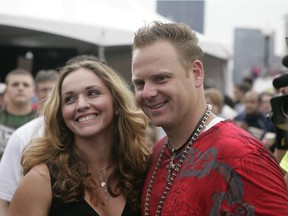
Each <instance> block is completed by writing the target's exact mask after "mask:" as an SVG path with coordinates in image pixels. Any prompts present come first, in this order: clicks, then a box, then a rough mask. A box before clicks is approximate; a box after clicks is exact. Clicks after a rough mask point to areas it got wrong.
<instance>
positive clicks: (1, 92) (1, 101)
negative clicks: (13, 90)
mask: <svg viewBox="0 0 288 216" xmlns="http://www.w3.org/2000/svg"><path fill="white" fill-rule="evenodd" d="M5 90H6V84H5V83H0V110H3V109H4V108H5V97H4V96H5Z"/></svg>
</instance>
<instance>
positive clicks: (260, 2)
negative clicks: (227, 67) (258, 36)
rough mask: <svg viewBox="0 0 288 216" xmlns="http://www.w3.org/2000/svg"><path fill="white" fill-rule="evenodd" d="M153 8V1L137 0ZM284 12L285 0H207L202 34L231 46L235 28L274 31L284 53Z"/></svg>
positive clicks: (287, 8) (277, 48)
mask: <svg viewBox="0 0 288 216" xmlns="http://www.w3.org/2000/svg"><path fill="white" fill-rule="evenodd" d="M136 1H139V2H141V4H143V5H144V6H145V7H146V8H148V9H151V10H154V11H156V0H136ZM285 15H288V0H206V2H205V26H204V31H205V32H204V34H206V35H208V36H209V37H212V38H214V39H216V40H218V41H220V42H222V43H224V44H228V45H230V46H231V47H232V49H233V43H234V29H235V28H236V27H240V28H258V29H260V30H262V31H263V32H264V33H269V32H273V31H274V32H275V37H276V38H275V39H276V41H275V53H276V54H278V55H280V56H281V55H284V54H285V55H286V54H287V50H286V43H285V36H287V35H285Z"/></svg>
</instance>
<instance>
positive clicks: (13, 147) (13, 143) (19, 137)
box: [0, 70, 58, 216]
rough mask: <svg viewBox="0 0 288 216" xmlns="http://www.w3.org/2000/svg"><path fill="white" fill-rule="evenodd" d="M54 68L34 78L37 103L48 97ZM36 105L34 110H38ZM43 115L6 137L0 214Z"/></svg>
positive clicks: (0, 170) (0, 178)
mask: <svg viewBox="0 0 288 216" xmlns="http://www.w3.org/2000/svg"><path fill="white" fill-rule="evenodd" d="M57 75H58V74H57V72H56V70H48V71H44V70H41V71H39V72H38V73H37V75H36V78H35V85H36V91H35V94H36V97H37V98H38V101H39V103H41V104H42V103H43V101H44V100H45V99H46V98H47V97H48V95H49V93H50V92H51V90H52V88H53V87H54V83H55V81H56V78H57ZM39 103H38V105H37V106H38V107H37V108H35V110H38V108H39V105H41V104H39ZM43 124H44V119H43V116H41V115H40V117H38V118H36V119H33V120H31V121H29V122H28V123H26V124H24V125H22V126H21V127H19V128H17V129H16V130H15V131H14V132H13V133H12V135H11V136H10V138H9V139H8V142H7V145H6V148H5V150H4V153H3V157H2V159H1V163H0V215H1V216H7V215H8V208H9V204H10V202H11V199H12V197H13V194H14V193H15V190H16V188H17V186H18V184H19V182H20V180H21V178H22V169H21V163H20V159H21V156H22V151H23V149H24V147H25V146H26V145H27V143H28V142H29V141H30V140H31V139H32V138H34V137H36V136H37V137H38V136H41V135H42V133H43Z"/></svg>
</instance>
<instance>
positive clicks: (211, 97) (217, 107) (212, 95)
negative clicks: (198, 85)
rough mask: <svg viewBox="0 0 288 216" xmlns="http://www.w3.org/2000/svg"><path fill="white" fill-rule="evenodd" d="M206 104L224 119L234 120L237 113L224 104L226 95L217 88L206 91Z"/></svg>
mask: <svg viewBox="0 0 288 216" xmlns="http://www.w3.org/2000/svg"><path fill="white" fill-rule="evenodd" d="M205 99H206V102H207V103H209V104H211V105H212V112H213V113H214V114H215V115H217V116H219V117H222V118H224V119H233V118H234V117H235V116H236V111H235V110H234V109H232V108H231V107H230V106H229V105H228V104H226V103H225V102H224V95H223V94H222V92H221V91H220V90H219V89H217V88H207V89H205Z"/></svg>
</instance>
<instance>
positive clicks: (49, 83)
mask: <svg viewBox="0 0 288 216" xmlns="http://www.w3.org/2000/svg"><path fill="white" fill-rule="evenodd" d="M56 78H57V71H56V70H52V69H50V70H40V71H38V72H37V74H36V76H35V84H36V87H35V95H36V103H34V104H33V109H34V110H36V111H37V110H38V108H39V105H40V104H42V102H43V100H44V99H45V98H46V97H47V95H48V93H50V92H51V90H52V88H53V86H54V83H55V80H56Z"/></svg>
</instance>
